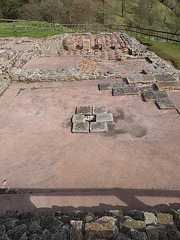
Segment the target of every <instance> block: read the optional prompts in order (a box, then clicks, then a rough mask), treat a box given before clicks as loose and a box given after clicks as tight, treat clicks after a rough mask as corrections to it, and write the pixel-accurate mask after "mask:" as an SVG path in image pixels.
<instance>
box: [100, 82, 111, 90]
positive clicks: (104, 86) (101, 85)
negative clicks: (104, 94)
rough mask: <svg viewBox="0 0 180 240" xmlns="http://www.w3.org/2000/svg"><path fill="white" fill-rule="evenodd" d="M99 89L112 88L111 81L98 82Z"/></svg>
mask: <svg viewBox="0 0 180 240" xmlns="http://www.w3.org/2000/svg"><path fill="white" fill-rule="evenodd" d="M98 88H99V90H100V91H101V90H110V89H112V88H113V84H112V83H100V84H99V85H98Z"/></svg>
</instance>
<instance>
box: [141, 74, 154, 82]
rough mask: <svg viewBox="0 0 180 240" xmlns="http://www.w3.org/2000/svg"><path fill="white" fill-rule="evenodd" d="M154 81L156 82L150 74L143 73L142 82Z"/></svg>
mask: <svg viewBox="0 0 180 240" xmlns="http://www.w3.org/2000/svg"><path fill="white" fill-rule="evenodd" d="M154 82H156V79H155V77H154V76H153V75H152V74H144V75H143V83H154Z"/></svg>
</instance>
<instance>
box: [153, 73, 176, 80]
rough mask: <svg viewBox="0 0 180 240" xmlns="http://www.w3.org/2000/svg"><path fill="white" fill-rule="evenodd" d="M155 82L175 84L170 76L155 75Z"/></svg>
mask: <svg viewBox="0 0 180 240" xmlns="http://www.w3.org/2000/svg"><path fill="white" fill-rule="evenodd" d="M154 77H155V79H156V81H157V82H176V79H175V78H174V77H173V76H172V75H171V74H155V75H154Z"/></svg>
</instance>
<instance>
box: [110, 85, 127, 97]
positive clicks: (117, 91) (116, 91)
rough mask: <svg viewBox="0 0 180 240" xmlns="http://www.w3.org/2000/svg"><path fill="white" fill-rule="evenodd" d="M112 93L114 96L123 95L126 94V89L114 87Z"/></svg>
mask: <svg viewBox="0 0 180 240" xmlns="http://www.w3.org/2000/svg"><path fill="white" fill-rule="evenodd" d="M112 95H113V96H121V95H126V92H125V89H124V88H122V87H121V88H113V89H112Z"/></svg>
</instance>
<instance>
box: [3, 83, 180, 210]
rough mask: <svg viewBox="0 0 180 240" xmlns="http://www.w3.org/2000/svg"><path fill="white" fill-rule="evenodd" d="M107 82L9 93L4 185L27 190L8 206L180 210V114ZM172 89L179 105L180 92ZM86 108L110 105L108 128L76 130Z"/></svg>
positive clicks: (15, 87) (7, 200)
mask: <svg viewBox="0 0 180 240" xmlns="http://www.w3.org/2000/svg"><path fill="white" fill-rule="evenodd" d="M103 81H105V80H99V81H81V82H66V83H55V82H54V83H34V84H12V85H11V86H10V87H9V89H8V90H7V91H6V92H5V93H4V94H3V96H2V97H1V98H0V146H1V147H0V182H1V183H2V186H3V187H8V188H15V189H16V188H18V189H20V190H19V194H15V195H0V201H1V203H2V204H1V207H0V211H5V210H7V209H8V210H12V209H14V208H18V209H19V210H22V209H23V210H24V209H26V210H32V209H41V208H47V209H51V210H52V209H56V210H57V209H61V210H65V209H76V208H82V209H84V208H86V209H88V208H92V207H94V209H96V210H98V209H106V208H111V209H112V208H115V209H116V208H122V209H127V208H130V209H132V208H139V209H143V208H146V209H147V208H151V207H154V208H155V207H157V208H158V207H159V208H163V207H165V208H167V207H174V208H176V207H177V208H180V191H179V190H180V174H179V170H180V161H179V160H180V157H179V156H180V147H179V139H180V115H179V114H178V112H177V111H176V110H165V111H164V110H159V109H158V108H157V107H156V105H155V104H154V103H145V102H143V101H142V100H141V97H140V96H122V97H121V96H116V97H113V96H112V94H111V91H99V90H98V87H97V85H98V83H102V82H103ZM111 81H113V80H111ZM108 82H109V80H108ZM170 94H171V95H173V96H175V97H174V99H173V100H174V101H175V104H176V105H178V106H179V102H180V91H171V93H170ZM81 105H107V109H108V112H110V113H113V115H114V123H111V124H110V125H109V131H108V133H98V134H97V133H96V134H92V133H91V134H82V133H80V134H77V133H74V134H73V133H71V117H72V115H73V114H74V112H75V108H76V106H81Z"/></svg>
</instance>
